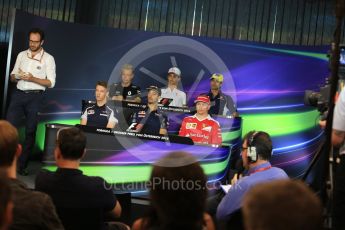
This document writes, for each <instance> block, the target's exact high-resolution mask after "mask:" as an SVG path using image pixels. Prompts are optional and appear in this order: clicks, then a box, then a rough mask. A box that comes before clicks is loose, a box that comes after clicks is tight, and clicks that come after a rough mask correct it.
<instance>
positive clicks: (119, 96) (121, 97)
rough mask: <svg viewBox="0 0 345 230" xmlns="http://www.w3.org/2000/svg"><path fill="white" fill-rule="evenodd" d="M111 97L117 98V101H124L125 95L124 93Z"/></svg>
mask: <svg viewBox="0 0 345 230" xmlns="http://www.w3.org/2000/svg"><path fill="white" fill-rule="evenodd" d="M111 99H113V100H117V101H122V100H123V96H122V95H118V96H113V97H112V98H111Z"/></svg>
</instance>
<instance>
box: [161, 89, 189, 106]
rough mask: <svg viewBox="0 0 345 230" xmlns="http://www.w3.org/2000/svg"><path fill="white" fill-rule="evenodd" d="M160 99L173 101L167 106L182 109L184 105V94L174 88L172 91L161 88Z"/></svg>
mask: <svg viewBox="0 0 345 230" xmlns="http://www.w3.org/2000/svg"><path fill="white" fill-rule="evenodd" d="M161 98H171V99H173V101H172V102H171V103H170V104H169V106H176V107H183V106H185V105H186V93H185V92H183V91H181V90H179V89H176V88H175V89H173V90H171V89H170V88H169V87H167V88H163V89H162V95H161Z"/></svg>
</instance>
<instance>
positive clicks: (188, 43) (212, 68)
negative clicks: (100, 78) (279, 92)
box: [108, 36, 236, 161]
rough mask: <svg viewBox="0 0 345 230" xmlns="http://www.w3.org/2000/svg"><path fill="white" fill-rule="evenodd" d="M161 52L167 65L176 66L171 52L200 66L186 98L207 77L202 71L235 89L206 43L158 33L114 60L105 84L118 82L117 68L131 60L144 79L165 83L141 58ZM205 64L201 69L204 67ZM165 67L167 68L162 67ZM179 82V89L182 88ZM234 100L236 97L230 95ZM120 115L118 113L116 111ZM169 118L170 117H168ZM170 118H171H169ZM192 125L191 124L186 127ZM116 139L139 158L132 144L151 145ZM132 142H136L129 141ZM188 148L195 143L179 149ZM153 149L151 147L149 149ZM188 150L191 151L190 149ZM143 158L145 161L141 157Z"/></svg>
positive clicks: (193, 94) (162, 77)
mask: <svg viewBox="0 0 345 230" xmlns="http://www.w3.org/2000/svg"><path fill="white" fill-rule="evenodd" d="M161 54H165V55H166V54H168V55H169V54H171V55H170V60H166V61H167V62H170V63H169V64H170V66H174V67H179V66H178V59H176V57H175V56H174V55H176V54H181V55H184V56H187V57H188V58H190V59H193V61H194V62H195V61H196V62H198V63H200V66H202V68H201V69H199V70H195V71H197V74H196V76H195V79H194V81H193V84H192V85H191V86H190V87H189V90H188V92H186V94H187V101H188V99H192V97H195V96H196V95H197V94H198V86H199V84H200V83H201V80H202V79H203V78H208V76H205V73H207V72H208V73H223V75H224V78H225V79H226V81H224V83H223V84H226V85H227V88H228V89H232V91H233V92H234V91H235V86H234V82H233V79H232V76H231V74H230V71H229V69H228V68H227V66H226V65H225V63H224V62H223V60H222V59H221V58H220V57H219V56H218V55H217V54H216V53H215V52H214V51H213V50H212V49H210V48H209V47H207V46H205V45H204V44H202V43H200V42H198V41H196V40H193V39H191V38H186V37H180V36H159V37H155V38H152V39H148V40H146V41H143V42H141V43H139V44H138V45H136V46H134V47H133V48H132V49H130V50H129V51H128V52H127V53H126V54H125V55H123V57H122V58H121V59H120V60H119V61H118V62H117V63H116V65H115V67H114V69H113V71H112V73H111V75H110V77H109V80H108V84H111V83H114V82H120V81H121V77H120V73H121V68H122V66H123V65H124V64H131V65H133V66H134V68H135V69H136V71H140V73H142V74H144V75H146V76H147V77H148V78H147V81H152V82H159V83H161V84H164V85H167V80H166V76H159V74H156V73H154V72H152V71H151V70H150V69H149V67H146V66H144V64H143V63H144V62H145V61H146V60H148V59H151V58H154V57H156V56H158V55H161ZM204 68H205V69H204ZM165 71H167V70H165ZM183 71H184V70H183V69H181V72H182V81H183ZM183 88H184V87H183V84H182V89H183ZM146 96H147V95H145V94H142V97H146ZM233 99H234V101H235V103H236V97H234V98H233ZM120 116H121V115H120ZM169 119H171V118H169ZM172 119H173V118H172ZM174 122H177V123H180V124H181V123H182V120H176V121H174ZM190 128H192V127H190ZM116 138H118V139H119V142H120V143H121V144H122V145H123V147H125V148H126V149H127V151H128V152H130V153H131V154H132V155H135V157H137V158H140V154H137V149H136V148H135V149H134V150H133V152H131V147H132V146H140V148H141V149H152V148H154V147H153V146H152V145H149V144H146V143H145V142H143V141H142V140H140V139H139V138H123V137H116ZM133 142H136V143H133ZM189 148H195V146H193V145H190V146H188V147H186V148H184V149H183V151H186V152H188V150H189ZM157 150H159V151H162V149H161V148H157ZM152 151H154V149H152ZM168 152H171V149H166V153H168ZM191 152H192V151H191ZM209 154H212V151H208V152H207V154H205V156H203V157H207V156H208V155H209ZM144 161H147V159H145V160H144Z"/></svg>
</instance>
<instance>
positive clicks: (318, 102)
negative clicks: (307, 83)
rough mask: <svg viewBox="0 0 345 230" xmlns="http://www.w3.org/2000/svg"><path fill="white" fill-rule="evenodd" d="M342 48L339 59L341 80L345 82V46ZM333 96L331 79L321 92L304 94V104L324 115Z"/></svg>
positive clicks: (327, 79) (309, 91) (330, 58)
mask: <svg viewBox="0 0 345 230" xmlns="http://www.w3.org/2000/svg"><path fill="white" fill-rule="evenodd" d="M339 48H340V57H339V70H338V73H339V79H341V80H344V78H345V76H344V73H345V45H344V44H342V45H339ZM333 51H334V50H333V44H332V50H330V52H329V54H328V55H327V56H328V57H329V63H330V64H331V61H332V54H333ZM330 96H331V82H330V79H329V78H326V82H325V84H324V85H322V86H320V92H316V91H312V90H306V91H305V92H304V104H305V105H309V106H313V107H316V108H317V110H318V111H319V112H320V113H321V114H324V113H325V112H326V111H327V110H328V101H329V99H330Z"/></svg>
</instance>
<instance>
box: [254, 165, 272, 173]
mask: <svg viewBox="0 0 345 230" xmlns="http://www.w3.org/2000/svg"><path fill="white" fill-rule="evenodd" d="M270 168H272V166H271V165H270V166H267V167H265V168H259V169H257V170H255V171H254V172H252V173H251V174H250V175H252V174H254V173H257V172H262V171H266V170H268V169H270Z"/></svg>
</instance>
